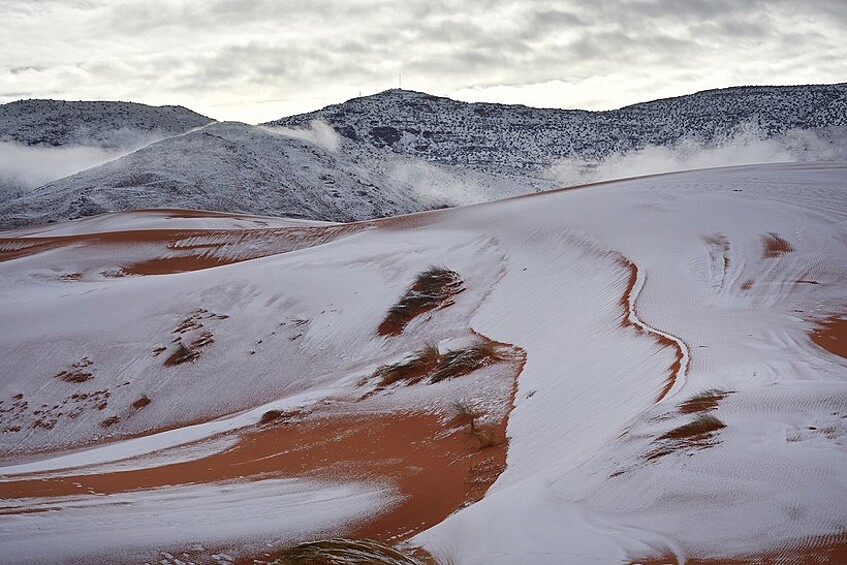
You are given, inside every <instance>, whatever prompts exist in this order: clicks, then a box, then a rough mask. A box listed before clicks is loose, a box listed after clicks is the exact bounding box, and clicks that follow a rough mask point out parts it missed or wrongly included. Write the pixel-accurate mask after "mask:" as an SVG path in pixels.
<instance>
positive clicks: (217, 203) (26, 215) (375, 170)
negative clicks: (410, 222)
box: [0, 122, 550, 228]
mask: <svg viewBox="0 0 847 565" xmlns="http://www.w3.org/2000/svg"><path fill="white" fill-rule="evenodd" d="M549 185H550V183H549V182H548V183H547V185H546V186H549ZM515 186H516V184H515V183H514V182H513V181H512V179H511V178H510V177H508V176H498V175H496V174H489V173H476V172H474V171H463V170H459V169H456V168H451V167H446V166H443V165H439V164H429V163H424V162H421V161H419V160H416V159H410V158H407V157H404V156H402V155H395V154H393V153H390V152H385V151H381V150H379V149H376V148H373V147H370V146H366V145H361V144H356V143H353V142H351V141H350V140H347V139H344V138H342V137H340V136H338V135H337V134H335V132H334V131H333V130H332V129H331V128H329V127H327V126H323V127H322V126H321V125H320V124H315V126H314V127H311V128H307V129H305V130H298V131H279V130H275V129H272V128H267V127H262V126H251V125H247V124H242V123H237V122H223V123H213V124H211V125H208V126H205V127H202V128H199V129H196V130H193V131H190V132H188V133H186V134H183V135H178V136H172V137H169V138H166V139H164V140H162V141H159V142H157V143H153V144H150V145H148V146H146V147H144V148H142V149H140V150H138V151H135V152H133V153H130V154H129V155H126V156H124V157H121V158H119V159H115V160H113V161H110V162H107V163H105V164H103V165H100V166H98V167H94V168H92V169H88V170H86V171H83V172H81V173H78V174H76V175H73V176H70V177H67V178H64V179H61V180H58V181H55V182H52V183H49V184H47V185H45V186H42V187H40V188H39V189H37V190H35V191H32V192H30V193H27V194H24V195H23V196H20V197H18V198H15V199H11V200H8V201H6V202H5V203H3V204H0V218H2V220H0V228H12V227H18V226H24V225H31V224H37V223H47V222H53V221H57V220H67V219H74V218H81V217H85V216H91V215H94V214H101V213H105V212H113V211H117V210H131V209H137V208H161V207H165V208H190V209H196V210H217V211H226V212H237V213H247V214H259V215H273V216H287V217H292V218H307V219H313V220H327V221H342V222H346V221H353V220H364V219H370V218H378V217H384V216H393V215H398V214H405V213H409V212H418V211H422V210H427V209H432V208H439V207H445V206H454V205H456V204H459V203H471V202H479V201H482V200H490V199H493V198H496V197H497V196H501V195H504V194H513V193H516V192H519V191H518V190H516V189H515ZM486 191H487V192H486ZM524 191H525V190H523V189H521V190H520V192H524Z"/></svg>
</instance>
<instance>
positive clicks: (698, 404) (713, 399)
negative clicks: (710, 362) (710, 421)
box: [679, 388, 731, 414]
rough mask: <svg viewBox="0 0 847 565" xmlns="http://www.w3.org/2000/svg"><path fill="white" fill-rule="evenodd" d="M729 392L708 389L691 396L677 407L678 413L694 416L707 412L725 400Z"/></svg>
mask: <svg viewBox="0 0 847 565" xmlns="http://www.w3.org/2000/svg"><path fill="white" fill-rule="evenodd" d="M729 394H731V391H725V390H717V389H714V388H713V389H710V390H706V391H703V392H701V393H700V394H697V395H695V396H692V397H691V398H689V399H688V400H686V401H685V402H683V403H682V404H680V405H679V411H680V412H682V413H683V414H696V413H698V412H709V411H710V410H714V409H715V408H717V407H718V403H720V401H721V400H723V399H724V398H726V397H727V396H728V395H729Z"/></svg>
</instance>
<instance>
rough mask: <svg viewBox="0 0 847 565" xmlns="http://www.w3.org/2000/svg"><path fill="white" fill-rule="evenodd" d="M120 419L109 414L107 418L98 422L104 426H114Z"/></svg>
mask: <svg viewBox="0 0 847 565" xmlns="http://www.w3.org/2000/svg"><path fill="white" fill-rule="evenodd" d="M120 421H121V419H120V418H118V417H117V416H109V417H108V418H106V419H105V420H103V421H102V422H100V425H101V426H102V427H104V428H111V427H112V426H114V425H115V424H117V423H118V422H120Z"/></svg>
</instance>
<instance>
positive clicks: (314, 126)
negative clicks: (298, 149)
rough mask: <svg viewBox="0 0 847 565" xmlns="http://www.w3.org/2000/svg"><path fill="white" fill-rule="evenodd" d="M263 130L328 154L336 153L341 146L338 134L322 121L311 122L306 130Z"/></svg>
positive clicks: (279, 128) (280, 128)
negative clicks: (307, 144)
mask: <svg viewBox="0 0 847 565" xmlns="http://www.w3.org/2000/svg"><path fill="white" fill-rule="evenodd" d="M265 129H266V130H268V131H270V132H273V133H276V134H278V135H282V136H285V137H291V138H293V139H299V140H301V141H306V142H308V143H311V144H313V145H317V146H318V147H320V148H322V149H326V150H327V151H329V152H330V153H335V152H336V151H338V146H339V145H340V144H341V136H340V135H338V132H337V131H335V129H334V128H333V127H332V126H331V125H329V124H328V123H326V122H325V121H323V120H314V121H312V122H311V123H310V124H309V127H308V128H283V127H278V128H265Z"/></svg>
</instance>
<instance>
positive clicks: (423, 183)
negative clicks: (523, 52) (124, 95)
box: [0, 84, 847, 229]
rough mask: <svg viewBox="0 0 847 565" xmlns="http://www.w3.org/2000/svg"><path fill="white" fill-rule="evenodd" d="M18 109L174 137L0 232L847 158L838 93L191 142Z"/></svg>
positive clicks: (416, 121)
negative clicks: (162, 210) (143, 214)
mask: <svg viewBox="0 0 847 565" xmlns="http://www.w3.org/2000/svg"><path fill="white" fill-rule="evenodd" d="M17 104H19V106H15V105H13V104H7V105H6V106H4V108H18V109H19V112H18V114H14V116H18V117H17V118H14V119H10V120H8V123H5V125H4V126H3V127H4V128H5V130H3V131H6V130H8V131H15V132H18V133H16V134H15V135H17V136H18V137H17V138H16V139H20V140H24V141H26V142H27V143H30V142H36V141H37V140H41V142H42V143H44V142H48V143H52V142H56V143H59V142H62V143H64V142H66V141H67V140H80V139H84V138H85V137H86V136H89V137H90V138H91V139H100V140H101V141H102V142H103V143H110V142H111V141H109V140H114V139H117V137H115V136H118V137H120V136H119V133H118V132H121V131H130V130H131V131H132V132H135V133H133V135H135V134H137V132H138V131H140V130H142V129H144V128H150V131H160V133H161V132H163V131H167V132H168V133H170V134H172V135H171V136H170V137H166V138H165V139H162V140H160V141H158V142H156V143H153V144H149V145H147V146H145V147H143V148H142V149H139V150H137V151H135V152H133V153H131V154H129V155H126V156H124V157H122V158H116V157H118V156H119V155H114V154H110V155H108V159H113V160H111V161H110V162H107V163H106V164H103V165H102V166H97V167H93V168H89V169H87V170H84V171H81V172H80V173H78V174H76V175H73V176H69V177H65V178H61V179H59V180H54V181H53V182H49V183H46V184H43V185H42V186H39V187H38V188H35V189H31V190H17V191H7V194H6V198H4V202H3V204H2V205H0V229H4V228H13V227H18V226H23V225H31V224H35V223H43V222H53V221H61V220H67V219H74V218H80V217H84V216H88V215H92V214H97V213H102V212H113V211H118V210H128V209H132V208H139V207H143V208H157V207H179V208H191V209H205V210H217V211H224V212H238V213H249V214H261V215H285V216H290V217H297V218H308V219H314V220H330V221H351V220H366V219H370V218H377V217H382V216H390V215H397V214H403V213H410V212H417V211H421V210H427V209H433V208H439V207H444V206H456V205H462V204H470V203H477V202H483V201H488V200H492V199H496V198H502V197H505V196H512V195H518V194H525V193H530V192H536V191H538V190H543V189H549V188H554V187H558V186H568V185H574V184H582V183H585V182H592V181H598V180H606V179H610V178H621V177H628V176H636V175H640V174H647V173H653V172H663V171H670V170H681V169H690V168H702V167H708V166H719V165H727V164H746V163H757V162H777V161H832V160H839V159H847V85H845V84H838V85H823V86H799V87H744V88H732V89H724V90H715V91H708V92H701V93H698V94H693V95H690V96H684V97H679V98H672V99H667V100H657V101H654V102H648V103H644V104H638V105H634V106H629V107H626V108H622V109H620V110H614V111H609V112H587V111H581V110H555V109H537V108H528V107H525V106H508V105H498V104H469V103H465V102H458V101H454V100H450V99H447V98H438V97H435V96H430V95H427V94H423V93H418V92H410V91H403V90H389V91H386V92H382V93H380V94H377V95H373V96H368V97H363V98H356V99H353V100H350V101H347V102H344V103H343V104H338V105H333V106H329V107H327V108H324V109H323V110H320V111H318V112H313V113H310V114H303V115H299V116H293V117H290V118H283V119H280V120H277V121H274V122H270V123H269V124H266V125H265V126H249V125H246V124H238V123H226V124H217V123H214V124H210V125H207V126H204V127H203V128H202V129H199V130H197V131H190V132H188V133H183V132H184V131H185V129H186V128H187V127H189V126H193V125H197V124H199V123H201V122H204V121H207V120H208V118H203V117H202V116H198V115H196V114H193V113H190V112H189V111H187V110H184V109H179V108H169V107H165V108H149V107H144V106H141V105H126V104H121V103H114V104H111V105H110V104H107V103H76V104H77V105H79V106H74V105H73V104H71V103H54V102H41V101H28V102H27V103H26V104H25V103H17ZM42 104H43V105H44V111H43V112H41V110H40V109H39V108H40V105H42ZM86 104H87V105H86ZM77 107H78V108H81V109H79V110H73V108H77ZM26 108H29V110H28V111H30V112H34V113H35V114H39V113H43V114H44V115H45V116H53V117H52V118H51V120H52V121H55V122H57V123H58V124H59V125H56V126H55V128H54V129H55V130H56V131H53V130H50V129H45V128H44V127H43V126H39V127H34V128H33V132H36V131H37V132H38V133H37V134H36V133H30V134H27V135H24V134H25V133H26V132H27V131H29V130H28V129H27V127H25V126H23V125H15V124H18V123H19V122H20V123H23V122H24V121H25V120H24V119H23V118H22V117H21V116H22V115H23V114H24V113H26V112H25V111H24V110H25V109H26ZM7 111H11V110H7ZM74 112H76V113H74ZM98 112H99V113H98ZM100 113H102V116H100ZM77 114H78V115H79V116H81V117H74V118H73V119H70V118H68V117H67V116H71V115H73V116H77ZM126 115H129V116H130V118H132V119H130V118H127V117H126ZM98 116H100V117H98ZM133 116H134V117H133ZM145 116H146V117H145ZM150 116H153V117H150ZM142 118H144V119H146V120H147V122H144V119H142ZM154 118H155V119H154ZM28 119H35V118H32V117H30V118H28ZM42 121H43V120H42ZM52 121H51V123H52ZM86 124H91V125H90V126H88V125H86ZM98 124H99V125H98ZM156 124H160V125H161V127H162V128H167V127H169V128H170V129H167V130H156V129H155V128H156V127H159V126H158V125H156ZM51 127H52V126H51ZM123 127H129V128H131V129H130V130H123V129H120V128H123ZM86 128H88V129H86ZM21 132H23V133H21ZM74 132H77V133H74ZM80 132H81V133H80ZM9 135H11V134H9ZM130 137H131V136H130ZM106 160H107V159H106V157H102V156H101V157H100V163H101V162H103V161H106ZM18 161H19V160H17V159H16V160H15V163H17V162H18ZM0 162H2V152H0ZM41 162H43V161H39V163H41ZM97 164H99V163H97ZM0 165H2V163H0ZM31 168H33V169H36V170H38V169H39V167H31ZM0 169H2V166H0ZM0 177H2V170H0ZM54 178H55V177H54ZM48 180H50V179H48ZM0 181H2V178H0Z"/></svg>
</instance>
